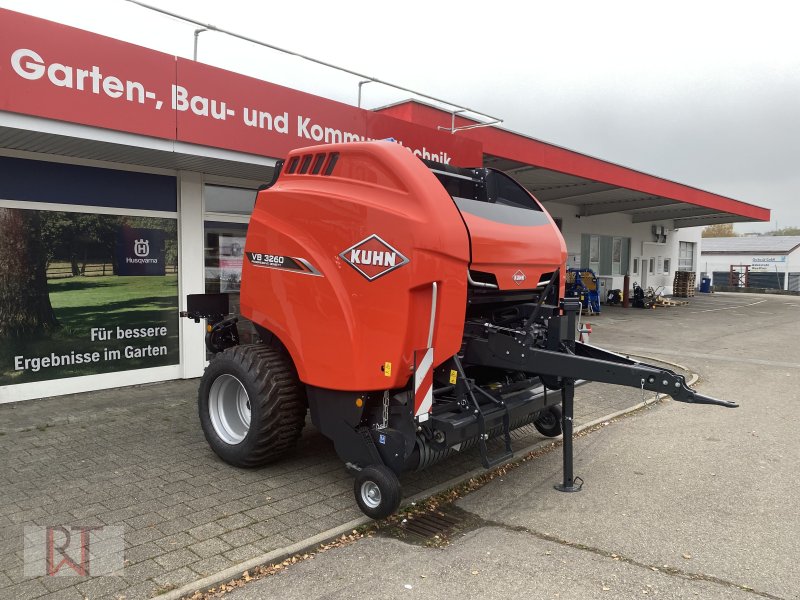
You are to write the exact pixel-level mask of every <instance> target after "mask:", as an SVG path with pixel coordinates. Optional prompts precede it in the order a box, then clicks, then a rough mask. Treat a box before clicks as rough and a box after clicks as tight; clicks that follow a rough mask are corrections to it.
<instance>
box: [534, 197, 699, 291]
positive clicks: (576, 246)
mask: <svg viewBox="0 0 800 600" xmlns="http://www.w3.org/2000/svg"><path fill="white" fill-rule="evenodd" d="M545 208H546V209H547V210H548V211H549V212H550V214H551V215H553V217H558V218H561V219H562V222H563V226H562V233H563V234H564V240H565V241H566V243H567V252H568V253H569V254H570V256H575V255H577V256H578V257H579V256H580V253H581V235H582V234H584V233H586V234H593V235H611V236H620V237H627V238H630V240H631V247H630V255H629V258H628V260H629V264H628V265H627V271H628V273H629V274H630V277H631V279H630V280H631V285H633V283H634V282H636V283H639V284H640V285H642V286H644V287H647V286H652V287H653V288H654V289H655V288H658V287H660V286H663V293H664V294H668V295H669V294H672V283H673V280H674V277H675V271H676V270H677V268H678V256H679V242H694V244H695V257H694V270H695V272H697V271H698V270H699V269H698V266H699V252H700V239H701V232H702V227H689V228H683V229H674V224H673V221H671V220H669V221H652V222H647V223H633V222H632V217H631V216H630V215H626V214H623V213H614V214H608V215H595V216H591V217H578V216H576V212H577V209H576V208H575V207H574V206H569V205H566V204H557V203H555V202H548V203H547V204H546V205H545ZM653 225H659V226H661V225H663V226H664V227H665V228H666V230H667V241H666V243H665V244H656V243H654V242H653V240H654V236H653V233H652V227H653ZM634 258H638V259H639V261H640V266H639V273H638V274H634V272H633V259H634ZM650 258H654V259H655V266H656V270H657V269H658V265H659V264H662V265H663V261H664V259H665V258H666V259H669V262H670V265H669V272H664V271H663V269H662V272H660V273H658V272H656V273H653V274H650V273H646V274H643V273H642V266H641V261H642V260H644V261H645V270H646V269H647V261H648V260H649V259H650ZM569 266H570V267H571V266H577V265H572V264H570V265H569ZM625 270H626V269H625V266H623V268H622V271H623V275H615V276H613V277H612V289H613V288H619V289H622V287H623V281H624V272H625ZM598 275H602V276H605V275H608V274H606V273H598ZM698 283H699V280H698Z"/></svg>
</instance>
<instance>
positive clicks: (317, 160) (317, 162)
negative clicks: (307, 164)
mask: <svg viewBox="0 0 800 600" xmlns="http://www.w3.org/2000/svg"><path fill="white" fill-rule="evenodd" d="M324 162H325V155H324V154H317V155H316V156H315V157H314V166H313V167H311V174H312V175H319V172H320V171H321V170H322V164H323V163H324Z"/></svg>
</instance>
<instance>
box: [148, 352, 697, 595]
mask: <svg viewBox="0 0 800 600" xmlns="http://www.w3.org/2000/svg"><path fill="white" fill-rule="evenodd" d="M629 356H636V357H637V358H642V359H645V360H653V361H657V362H660V363H662V364H665V365H670V366H672V367H675V368H678V369H680V370H682V371H687V372H689V373H691V378H690V380H689V381H688V382H687V385H689V386H692V385H694V384H695V383H696V382H697V380H698V379H699V378H700V376H699V375H698V374H697V373H693V372H691V371H689V369H687V368H686V367H684V366H682V365H679V364H677V363H673V362H669V361H666V360H663V359H661V358H655V357H650V356H640V355H635V354H631V355H629ZM655 399H656V396H651V397H650V398H649V399H645V400H644V401H643V402H639V403H638V404H635V405H633V406H630V407H628V408H623V409H622V410H618V411H616V412H613V413H611V414H609V415H605V416H603V417H600V418H598V419H594V420H593V421H589V422H588V423H584V424H582V425H578V426H577V427H575V429H574V432H573V433H574V435H577V434H579V433H581V432H582V431H586V430H587V429H591V428H592V427H596V426H597V425H600V424H601V423H605V422H606V421H611V420H613V419H616V418H619V417H621V416H623V415H627V414H629V413H633V412H636V411H637V410H641V409H642V408H647V407H648V406H652V404H653V401H654V400H655ZM561 439H562V436H558V437H554V438H548V439H545V440H540V441H538V442H536V443H535V444H531V445H530V446H526V447H525V448H522V449H521V450H519V451H517V452H515V457H514V458H510V459H509V460H507V461H505V462H503V463H501V464H499V465H497V466H496V467H494V469H499V468H501V467H504V466H506V465H508V464H512V463H515V462H519V460H520V457H522V456H526V455H527V454H529V453H531V452H534V451H536V450H539V449H541V448H544V447H545V446H548V445H550V444H552V443H553V442H555V441H558V440H561ZM492 470H493V469H489V470H487V469H484V468H483V467H478V468H476V469H473V470H472V471H469V472H468V473H465V474H464V475H459V476H458V477H454V478H453V479H450V480H448V481H445V482H444V483H440V484H439V485H436V486H434V487H432V488H429V489H427V490H425V491H423V492H420V493H418V494H415V495H414V496H411V497H410V498H405V499H404V501H403V503H402V505H401V506H408V505H409V504H412V503H416V502H421V501H423V500H425V499H427V498H429V497H430V496H434V495H436V494H438V493H439V492H443V491H444V490H447V489H450V488H453V487H456V486H458V485H460V484H462V483H464V482H466V481H469V480H470V479H472V478H473V477H478V476H479V475H482V474H484V473H488V472H490V471H492ZM372 522H373V521H372V519H370V518H369V517H366V516H363V517H360V518H358V519H353V520H352V521H348V522H347V523H345V524H343V525H339V526H338V527H333V528H331V529H328V530H327V531H323V532H322V533H319V534H317V535H315V536H313V537H310V538H307V539H305V540H301V541H299V542H297V543H295V544H292V545H291V546H286V547H284V548H277V549H275V550H273V551H271V552H267V553H266V554H262V555H261V556H257V557H255V558H251V559H250V560H247V561H245V562H242V563H239V564H238V565H234V566H232V567H228V568H227V569H225V570H224V571H220V572H219V573H215V574H214V575H209V576H208V577H203V578H202V579H198V580H196V581H193V582H192V583H188V584H186V585H184V586H183V587H180V588H178V589H175V590H171V591H169V592H166V593H165V594H160V595H158V596H154V597H153V600H180V599H181V598H184V597H185V596H191V595H192V594H194V593H195V592H198V591H203V590H207V589H209V588H212V587H215V586H217V585H220V584H221V583H224V582H226V581H230V580H232V579H238V578H239V577H240V576H241V575H242V573H244V572H245V571H249V570H250V569H254V568H256V567H260V566H263V565H268V564H273V563H279V562H282V561H284V560H286V559H287V558H289V557H291V556H294V555H295V554H302V553H303V552H307V551H310V550H313V549H315V548H317V547H318V546H319V545H320V544H324V543H325V542H330V541H333V540H335V539H336V538H338V537H339V536H341V535H344V534H347V533H350V532H352V531H353V529H355V528H357V527H361V526H363V525H367V524H369V523H372Z"/></svg>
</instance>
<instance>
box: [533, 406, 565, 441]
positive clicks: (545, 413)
mask: <svg viewBox="0 0 800 600" xmlns="http://www.w3.org/2000/svg"><path fill="white" fill-rule="evenodd" d="M533 426H534V427H536V431H538V432H539V433H541V434H542V435H543V436H545V437H558V436H559V435H561V406H560V405H558V404H554V405H552V406H548V407H547V408H545V409H544V410H542V412H540V413H539V415H538V416H537V417H536V418H535V419H534V420H533Z"/></svg>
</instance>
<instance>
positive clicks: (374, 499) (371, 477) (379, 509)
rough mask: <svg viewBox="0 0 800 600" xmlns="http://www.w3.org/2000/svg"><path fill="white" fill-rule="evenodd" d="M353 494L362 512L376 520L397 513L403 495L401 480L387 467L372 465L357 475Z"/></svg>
mask: <svg viewBox="0 0 800 600" xmlns="http://www.w3.org/2000/svg"><path fill="white" fill-rule="evenodd" d="M376 491H377V495H374V493H375V492H376ZM353 492H354V493H355V496H356V503H358V507H359V508H360V509H361V512H363V513H364V514H365V515H367V516H368V517H369V518H371V519H375V520H378V519H383V518H384V517H388V516H389V515H391V514H394V513H395V512H397V509H398V508H400V500H401V498H402V495H403V489H402V487H401V486H400V479H398V477H397V475H395V473H394V471H392V470H391V469H390V468H389V467H387V466H386V465H370V466H368V467H364V468H363V469H361V470H360V471H359V472H358V473H356V479H355V481H354V482H353Z"/></svg>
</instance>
